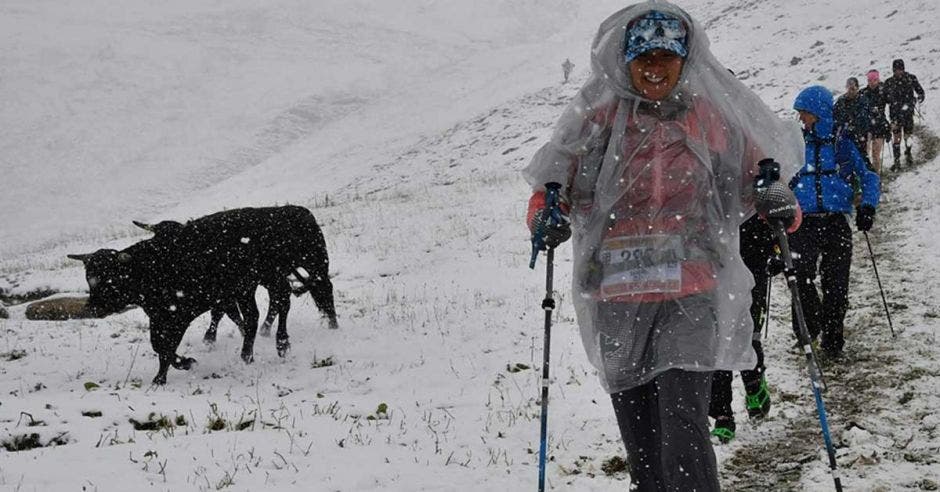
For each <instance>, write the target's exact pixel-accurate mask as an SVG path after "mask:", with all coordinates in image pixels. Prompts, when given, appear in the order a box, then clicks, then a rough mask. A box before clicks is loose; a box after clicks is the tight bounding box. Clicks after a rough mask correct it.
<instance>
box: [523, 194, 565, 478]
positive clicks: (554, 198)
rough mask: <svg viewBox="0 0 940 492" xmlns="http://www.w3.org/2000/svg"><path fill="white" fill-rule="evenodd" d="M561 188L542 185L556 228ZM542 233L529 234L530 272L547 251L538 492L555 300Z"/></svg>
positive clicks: (551, 258) (552, 252)
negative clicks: (541, 255)
mask: <svg viewBox="0 0 940 492" xmlns="http://www.w3.org/2000/svg"><path fill="white" fill-rule="evenodd" d="M559 190H561V185H560V184H558V183H548V184H546V185H545V213H547V214H549V216H550V217H551V219H549V220H552V221H554V222H555V224H556V225H557V224H558V223H560V222H561V217H560V211H559V210H558V192H559ZM544 236H545V231H544V230H543V229H542V228H537V229H536V230H535V231H533V234H532V258H531V260H530V261H529V268H535V260H536V258H538V254H539V251H542V250H543V249H547V250H548V251H547V252H546V255H547V258H546V264H545V299H543V300H542V309H543V310H544V311H545V345H544V346H543V348H542V398H541V400H542V416H541V423H540V439H539V492H544V490H545V462H546V455H547V454H548V361H549V350H550V349H551V339H552V312H553V311H554V310H555V299H553V298H552V275H553V274H554V262H555V248H546V247H545V237H544Z"/></svg>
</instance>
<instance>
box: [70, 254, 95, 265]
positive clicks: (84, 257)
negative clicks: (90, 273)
mask: <svg viewBox="0 0 940 492" xmlns="http://www.w3.org/2000/svg"><path fill="white" fill-rule="evenodd" d="M66 256H68V257H69V258H71V259H73V260H78V261H80V262H82V263H84V262H85V261H87V260H88V259H89V258H91V253H86V254H83V255H66Z"/></svg>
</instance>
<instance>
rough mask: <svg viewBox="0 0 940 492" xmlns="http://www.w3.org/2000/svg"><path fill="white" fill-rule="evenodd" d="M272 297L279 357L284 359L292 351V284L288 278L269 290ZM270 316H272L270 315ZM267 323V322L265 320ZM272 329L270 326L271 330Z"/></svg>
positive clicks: (271, 309)
mask: <svg viewBox="0 0 940 492" xmlns="http://www.w3.org/2000/svg"><path fill="white" fill-rule="evenodd" d="M268 292H269V294H270V296H271V306H270V309H269V313H270V312H271V311H273V312H276V315H277V318H278V320H277V338H276V342H275V344H276V347H277V355H278V356H280V357H284V356H285V355H287V351H288V350H289V349H290V341H289V340H288V337H287V313H288V312H289V311H290V282H288V281H287V278H282V279H280V280H279V281H278V282H276V283H275V284H274V285H271V286H270V288H269V289H268ZM269 316H270V314H269ZM265 323H267V320H265ZM268 329H270V326H269V328H268Z"/></svg>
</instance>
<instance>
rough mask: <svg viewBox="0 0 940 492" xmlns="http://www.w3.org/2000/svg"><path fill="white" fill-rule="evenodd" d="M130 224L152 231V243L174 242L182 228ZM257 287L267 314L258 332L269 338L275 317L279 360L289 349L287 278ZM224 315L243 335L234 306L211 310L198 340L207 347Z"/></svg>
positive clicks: (273, 278) (175, 224) (271, 278)
mask: <svg viewBox="0 0 940 492" xmlns="http://www.w3.org/2000/svg"><path fill="white" fill-rule="evenodd" d="M133 222H134V225H136V226H137V227H140V228H141V229H144V230H145V231H150V232H152V233H153V234H154V237H153V240H154V241H174V240H175V239H176V238H177V237H178V235H179V234H180V232H181V231H182V230H183V227H185V226H184V224H181V223H179V222H176V221H173V220H164V221H161V222H158V223H156V224H146V223H143V222H138V221H136V220H135V221H133ZM298 280H299V279H298ZM261 286H262V287H264V288H265V289H266V290H267V291H268V298H269V301H268V312H267V314H266V315H265V317H264V322H263V323H261V328H259V329H258V332H259V334H260V335H261V336H263V337H267V336H271V326H272V325H273V324H274V319H275V318H278V319H279V322H278V328H277V338H276V340H277V342H276V343H277V353H278V355H280V356H281V357H283V356H284V355H285V354H286V353H287V350H288V349H289V348H290V342H289V341H288V337H287V313H288V312H289V311H290V295H291V293H292V290H291V286H290V281H289V280H288V279H287V277H282V276H279V275H277V274H274V275H270V276H267V277H265V278H262V279H261ZM304 292H306V289H303V290H299V291H293V293H294V294H295V295H300V294H303V293H304ZM226 315H228V317H229V318H231V320H232V321H233V322H235V324H236V325H238V328H239V330H240V331H241V333H242V336H244V335H245V326H244V318H243V317H242V316H241V313H240V311H239V308H238V306H237V305H236V304H235V303H232V304H230V305H227V306H223V307H215V308H212V313H211V321H210V322H209V328H208V329H206V333H205V334H204V335H203V337H202V341H203V342H205V343H206V344H207V345H211V344H213V343H215V340H216V336H217V333H218V326H219V322H220V321H221V320H222V317H223V316H226Z"/></svg>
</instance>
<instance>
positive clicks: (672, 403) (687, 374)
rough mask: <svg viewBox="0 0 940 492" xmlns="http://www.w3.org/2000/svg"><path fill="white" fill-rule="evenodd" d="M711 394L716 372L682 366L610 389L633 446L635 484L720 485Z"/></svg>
mask: <svg viewBox="0 0 940 492" xmlns="http://www.w3.org/2000/svg"><path fill="white" fill-rule="evenodd" d="M710 395H711V373H710V372H691V371H683V370H680V369H671V370H668V371H666V372H663V373H660V374H659V375H657V376H656V377H655V378H654V379H653V380H652V381H650V382H648V383H646V384H644V385H641V386H637V387H635V388H631V389H629V390H626V391H621V392H619V393H614V394H612V395H610V397H611V399H612V400H613V404H614V413H615V414H616V415H617V424H618V425H619V427H620V434H621V436H622V437H623V443H624V446H626V448H627V461H628V462H629V464H630V479H631V482H632V484H631V490H638V491H640V492H647V491H650V492H673V491H682V492H691V491H703V492H712V491H718V490H719V486H718V466H717V464H716V462H715V452H714V450H712V444H711V440H710V437H709V434H708V403H709V398H710Z"/></svg>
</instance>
